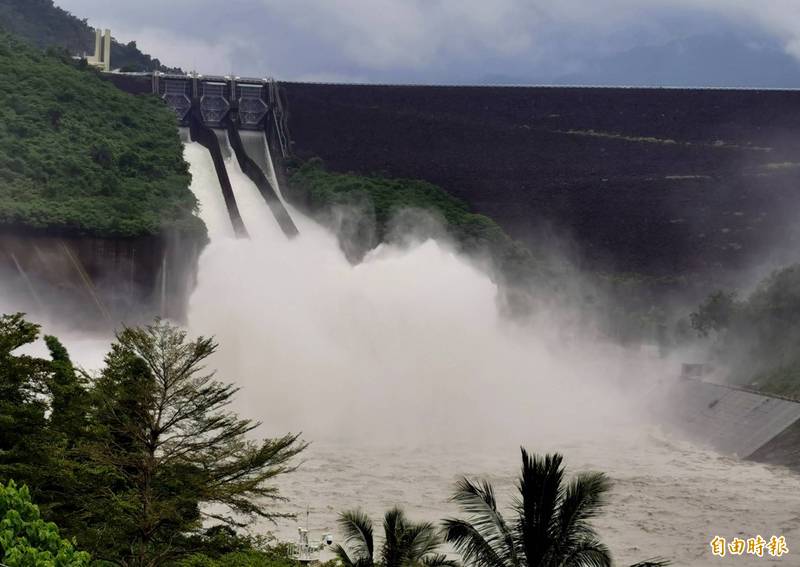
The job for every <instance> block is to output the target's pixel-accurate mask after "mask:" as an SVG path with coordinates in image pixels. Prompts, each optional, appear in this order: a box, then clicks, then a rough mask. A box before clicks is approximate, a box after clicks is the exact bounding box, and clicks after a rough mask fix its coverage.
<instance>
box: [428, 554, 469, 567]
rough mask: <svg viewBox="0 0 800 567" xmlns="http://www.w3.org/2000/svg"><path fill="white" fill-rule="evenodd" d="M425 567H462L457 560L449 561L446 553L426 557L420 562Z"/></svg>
mask: <svg viewBox="0 0 800 567" xmlns="http://www.w3.org/2000/svg"><path fill="white" fill-rule="evenodd" d="M419 563H420V564H421V565H423V567H461V564H460V563H459V562H458V561H457V560H455V559H448V558H447V555H445V554H444V553H434V554H431V555H426V556H425V557H423V558H422V560H421V561H420V562H419Z"/></svg>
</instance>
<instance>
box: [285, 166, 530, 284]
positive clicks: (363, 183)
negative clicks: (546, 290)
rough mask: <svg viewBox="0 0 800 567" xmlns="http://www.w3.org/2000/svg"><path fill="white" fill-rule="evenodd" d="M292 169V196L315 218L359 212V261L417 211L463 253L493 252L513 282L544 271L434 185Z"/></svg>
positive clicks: (354, 246) (351, 251) (355, 249)
mask: <svg viewBox="0 0 800 567" xmlns="http://www.w3.org/2000/svg"><path fill="white" fill-rule="evenodd" d="M290 169H291V176H290V178H289V187H288V189H289V197H290V198H291V199H292V200H293V201H295V202H296V203H298V204H299V205H300V206H302V207H304V208H306V209H307V210H309V212H311V213H312V214H314V215H316V216H319V215H320V214H323V215H324V214H325V213H326V212H328V211H330V210H331V208H332V207H335V206H337V205H338V206H346V207H355V208H356V209H357V210H358V212H359V213H360V215H359V217H358V218H359V221H358V222H359V223H360V226H357V227H354V230H352V231H350V232H352V234H349V235H347V236H348V237H349V238H350V240H351V241H352V240H357V241H358V242H356V243H353V242H350V243H349V244H350V245H348V243H343V245H344V248H345V252H346V253H348V255H350V256H351V257H355V259H360V258H359V257H360V256H361V255H363V253H365V252H366V251H367V250H369V249H370V248H373V247H374V246H377V245H378V244H379V243H380V242H383V241H385V240H386V238H387V237H390V236H391V235H390V234H389V233H390V232H391V229H392V226H391V225H392V222H393V221H397V219H396V217H395V215H396V214H397V213H399V212H401V211H403V210H407V209H415V210H421V211H426V212H428V213H433V214H434V216H435V217H436V218H437V219H438V220H439V221H441V222H442V224H443V225H444V226H445V228H446V230H447V232H448V234H449V236H450V237H451V238H452V239H453V240H454V242H455V243H456V244H457V245H458V247H459V248H460V249H461V250H462V251H463V252H467V253H476V252H477V253H481V252H487V253H489V254H490V256H491V258H492V259H493V261H494V263H495V266H496V267H497V268H498V269H499V270H500V271H501V273H502V274H503V275H504V276H506V277H507V278H509V280H516V281H519V280H524V279H526V278H530V277H532V276H533V275H534V274H536V273H538V270H539V268H540V267H539V266H537V265H536V262H535V260H534V258H533V256H532V255H531V252H530V251H529V250H528V249H527V248H526V247H525V246H524V245H522V244H521V243H519V242H516V241H514V240H513V239H512V238H510V237H509V236H508V234H506V233H505V232H504V231H503V229H502V228H500V226H498V224H497V223H496V222H494V221H493V220H492V219H490V218H489V217H487V216H484V215H479V214H475V213H473V212H472V211H471V210H470V209H469V207H468V206H467V204H466V203H464V202H463V201H461V200H460V199H457V198H456V197H454V196H453V195H451V194H449V193H447V192H446V191H445V190H444V189H442V188H441V187H438V186H436V185H433V184H432V183H428V182H426V181H421V180H418V179H392V178H388V177H381V176H375V175H373V176H363V175H356V174H353V173H337V172H331V171H327V170H326V169H325V167H324V164H323V163H322V161H321V160H319V159H312V160H309V161H307V162H305V163H303V164H302V165H300V166H299V167H296V168H290ZM405 228H410V227H405ZM341 237H342V234H341V231H340V238H341ZM539 275H541V274H539Z"/></svg>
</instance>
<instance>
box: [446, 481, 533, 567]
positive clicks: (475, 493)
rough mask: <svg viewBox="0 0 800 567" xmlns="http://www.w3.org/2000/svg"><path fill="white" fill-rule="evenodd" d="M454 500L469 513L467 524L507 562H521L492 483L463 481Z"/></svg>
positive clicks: (513, 563)
mask: <svg viewBox="0 0 800 567" xmlns="http://www.w3.org/2000/svg"><path fill="white" fill-rule="evenodd" d="M450 500H451V501H453V502H456V503H457V504H458V505H459V507H460V508H461V510H463V511H464V512H465V513H466V514H468V518H467V521H468V522H469V523H470V524H472V526H473V527H474V528H475V531H476V532H477V533H478V534H480V535H481V537H482V538H483V540H484V541H485V542H486V544H488V545H489V546H490V547H491V548H492V550H493V551H494V553H495V554H496V555H497V556H498V557H499V558H500V559H501V561H503V563H505V564H506V565H517V564H518V563H519V561H518V557H517V545H516V543H515V541H514V535H513V533H512V532H511V530H510V529H509V527H508V525H507V524H506V522H505V520H504V519H503V516H502V514H500V512H499V511H498V509H497V499H496V498H495V495H494V488H493V487H492V485H491V483H489V482H486V481H483V482H480V483H477V482H473V481H471V480H469V479H467V478H462V479H461V480H460V481H459V482H458V483H457V484H456V491H455V493H454V494H453V496H452V498H451V499H450Z"/></svg>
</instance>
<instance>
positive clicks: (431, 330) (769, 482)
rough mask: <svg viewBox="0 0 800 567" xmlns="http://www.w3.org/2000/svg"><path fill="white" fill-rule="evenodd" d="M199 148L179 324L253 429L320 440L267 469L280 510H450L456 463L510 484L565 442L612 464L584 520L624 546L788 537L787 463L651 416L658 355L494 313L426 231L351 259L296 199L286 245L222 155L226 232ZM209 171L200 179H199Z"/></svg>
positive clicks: (793, 523) (486, 286)
mask: <svg viewBox="0 0 800 567" xmlns="http://www.w3.org/2000/svg"><path fill="white" fill-rule="evenodd" d="M196 150H198V148H197V147H195V146H194V145H192V144H190V145H188V146H187V152H186V156H187V159H188V160H189V161H190V164H191V167H192V172H193V175H194V176H195V182H194V183H193V186H192V187H193V190H195V193H196V194H197V195H198V198H199V199H200V201H201V204H202V209H201V215H202V216H203V218H204V220H206V222H207V224H208V225H209V228H210V232H211V240H212V242H211V244H210V245H209V246H208V248H207V249H206V250H205V252H204V253H203V255H202V257H201V260H200V270H199V280H198V287H197V289H196V291H195V292H194V294H193V296H192V298H191V302H190V312H189V327H190V331H191V333H192V334H199V333H202V334H214V335H215V336H216V337H217V339H218V341H219V343H220V353H219V355H218V356H217V357H216V358H215V360H214V361H213V363H214V365H215V366H216V367H217V368H218V369H219V377H220V379H222V380H226V381H234V382H236V383H237V384H238V385H240V386H241V387H242V392H241V394H240V396H239V400H238V404H239V407H238V408H237V409H238V410H239V411H241V412H242V413H243V414H245V415H247V416H248V417H252V418H256V419H259V420H261V421H262V422H263V423H264V426H263V428H262V430H261V431H260V433H261V434H262V435H276V434H281V433H284V432H286V431H299V430H302V431H304V433H305V437H306V438H307V439H309V440H312V441H313V442H314V444H313V445H312V447H311V448H310V449H309V450H308V452H307V455H306V459H307V462H306V463H305V465H304V466H303V467H302V468H301V470H300V471H299V472H297V473H294V474H292V475H289V476H287V477H286V478H284V479H282V480H281V490H282V493H283V494H284V495H286V496H288V497H289V498H290V502H291V507H290V508H289V510H291V511H297V512H299V511H301V510H304V509H305V507H306V506H309V507H310V508H311V513H312V516H313V517H314V519H315V520H314V521H315V523H317V524H319V525H320V526H322V525H325V526H328V527H333V521H334V519H335V516H336V514H337V513H338V512H339V511H341V510H343V509H346V508H351V507H356V506H360V507H363V508H364V509H366V510H367V511H368V512H369V513H370V514H371V515H373V516H374V517H379V515H380V514H382V512H383V511H384V510H385V509H386V508H387V507H388V506H391V505H393V504H401V505H403V506H405V507H406V509H407V510H408V511H409V512H410V513H411V515H412V516H416V517H420V518H423V519H427V520H437V519H438V518H441V517H442V516H443V515H445V514H450V513H452V512H454V510H453V508H452V506H451V505H450V504H449V503H448V502H447V497H448V495H449V492H450V489H451V485H452V481H453V479H454V478H455V476H456V475H459V474H464V473H468V474H469V473H476V474H482V475H485V476H489V477H490V478H492V479H493V480H494V481H496V482H497V483H498V484H499V487H498V488H500V489H501V490H503V491H506V489H507V490H510V489H511V486H510V480H511V477H512V475H513V474H514V473H515V472H516V469H517V467H518V454H517V447H518V446H519V445H520V444H524V445H526V446H527V447H528V448H530V449H531V450H534V451H538V452H543V451H547V450H560V451H561V452H563V453H565V454H566V457H567V464H568V465H569V466H570V468H571V469H572V470H573V471H574V470H576V469H577V470H581V469H586V468H589V469H595V470H603V471H606V472H608V473H609V474H610V475H611V477H612V479H613V480H614V481H615V489H614V492H613V494H612V501H611V503H610V505H609V507H608V511H607V514H606V515H605V516H603V517H602V518H600V519H598V521H597V523H598V526H599V527H600V529H601V536H602V537H603V539H604V540H605V541H606V542H607V543H608V544H609V546H610V547H611V549H612V550H613V551H614V552H615V553H616V556H617V559H618V560H620V562H621V561H622V560H630V561H631V562H632V561H633V560H641V559H643V558H645V557H649V556H653V555H664V556H667V557H672V558H674V559H675V560H676V564H692V565H714V564H715V562H714V560H713V558H712V557H711V556H710V554H709V553H708V551H707V548H708V541H710V539H711V538H712V537H713V535H715V534H716V533H720V534H730V535H733V534H742V533H745V534H751V533H752V534H755V533H762V532H768V531H769V530H773V531H776V530H780V531H781V532H782V533H783V534H784V535H786V536H787V539H789V541H792V539H793V538H794V539H800V519H798V518H797V516H796V514H795V513H794V512H793V510H795V509H796V508H797V507H798V506H800V496H798V495H797V494H798V491H797V490H796V487H797V480H796V477H795V476H794V475H792V474H791V473H789V472H788V471H784V470H782V469H769V468H767V467H763V466H760V465H756V464H753V463H739V462H737V461H735V460H733V459H730V458H726V457H720V456H718V455H716V454H714V453H711V452H706V451H702V450H698V449H696V448H694V447H692V446H691V445H687V444H683V443H676V442H674V441H671V440H668V439H666V438H664V436H663V435H661V434H659V433H658V432H656V431H653V430H652V429H651V428H650V427H648V426H647V425H646V420H645V419H643V418H642V416H641V413H643V412H642V411H641V409H640V408H641V407H642V405H641V403H640V402H639V401H637V399H636V396H632V395H631V392H635V391H637V389H641V387H643V386H646V385H647V384H648V382H649V381H650V380H651V379H653V378H654V377H656V378H657V377H658V376H659V375H664V374H668V373H669V370H668V369H665V368H664V367H661V366H660V364H661V363H660V362H659V361H654V362H649V361H648V360H646V359H645V358H644V357H638V358H637V357H636V356H634V355H633V354H632V353H630V352H626V351H624V350H622V349H620V348H617V347H613V346H610V345H603V344H600V343H597V342H591V341H581V340H573V341H572V342H565V341H564V340H563V337H564V336H571V334H570V333H564V332H562V331H563V329H561V328H560V327H561V326H562V325H561V323H562V321H563V320H566V318H565V317H560V314H559V313H551V314H547V315H548V316H547V317H546V318H544V319H543V320H544V322H541V323H539V324H533V325H531V326H528V327H521V326H519V325H512V324H510V323H509V322H507V321H504V320H503V319H502V318H501V317H500V316H499V315H498V310H497V307H496V304H495V298H496V293H497V290H496V287H495V286H494V284H493V283H492V282H491V281H490V279H489V278H488V277H487V276H486V275H485V274H483V273H482V272H481V271H479V270H478V269H476V268H474V267H473V265H472V264H471V262H469V261H468V260H466V259H464V258H460V257H459V256H457V255H456V254H454V253H453V252H452V251H451V250H450V249H448V248H447V247H446V246H443V245H441V244H438V243H437V242H434V241H427V242H424V243H421V244H419V245H416V246H414V247H411V248H408V249H401V248H396V247H390V246H382V247H380V248H379V249H377V250H375V251H373V252H372V253H371V254H369V255H368V256H367V258H366V259H365V261H364V262H363V263H361V264H359V265H357V266H352V265H350V264H349V262H347V260H346V259H345V258H344V257H343V255H342V253H341V252H340V250H339V248H338V245H337V242H336V239H335V238H334V237H333V235H331V234H329V233H328V232H327V231H325V230H324V229H322V228H321V227H319V226H317V225H316V224H314V223H313V222H312V221H310V220H309V219H306V218H304V217H303V216H302V215H299V214H298V213H297V211H294V210H292V211H291V214H292V216H293V218H294V220H295V222H296V223H297V224H298V227H299V229H300V235H299V236H298V237H297V238H295V239H294V240H291V241H289V240H287V239H286V238H285V237H284V236H283V234H282V233H281V232H280V231H279V230H278V229H277V226H276V224H275V221H274V219H273V218H272V216H271V214H270V212H269V209H268V207H267V206H266V204H265V203H264V202H263V199H261V197H260V195H259V194H258V190H257V188H256V187H255V186H254V185H253V184H252V183H251V182H250V181H249V179H247V178H246V177H244V176H242V175H240V174H239V170H238V167H237V166H235V164H233V163H229V164H228V167H229V175H230V176H231V181H232V183H233V184H234V185H235V192H236V196H237V200H238V202H239V207H240V210H241V212H242V216H243V218H244V219H245V224H246V226H247V229H248V231H249V232H250V234H251V235H252V238H251V239H249V240H247V239H239V240H236V239H234V238H232V237H231V234H230V231H229V230H228V229H227V228H223V226H222V225H224V223H214V222H208V219H211V218H217V219H218V218H222V216H223V213H224V212H225V211H224V205H223V204H222V202H221V200H220V199H218V198H217V197H216V196H214V195H213V194H214V191H218V190H219V187H218V184H216V182H215V178H213V177H212V175H210V174H209V173H208V171H209V170H210V171H211V172H212V173H213V168H210V167H209V161H208V160H205V158H203V157H202V156H201V153H202V151H199V150H198V151H196ZM203 168H206V171H202V170H203ZM203 179H206V180H208V181H209V183H210V184H211V185H213V187H197V184H198V183H201V182H202V181H201V180H203ZM212 181H214V183H212ZM273 182H274V180H273ZM256 197H257V198H256ZM574 336H579V335H574ZM667 368H674V366H668V367H667ZM734 467H735V469H736V470H735V472H734V471H733V468H734ZM776 494H780V504H776V498H775V495H776ZM292 532H293V529H292V527H291V526H289V525H283V526H282V527H281V529H280V534H281V535H282V536H284V537H291V534H292Z"/></svg>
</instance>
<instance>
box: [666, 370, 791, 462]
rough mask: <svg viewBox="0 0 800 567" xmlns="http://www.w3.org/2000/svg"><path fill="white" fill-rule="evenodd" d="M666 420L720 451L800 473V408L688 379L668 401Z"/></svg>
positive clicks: (788, 402) (670, 391)
mask: <svg viewBox="0 0 800 567" xmlns="http://www.w3.org/2000/svg"><path fill="white" fill-rule="evenodd" d="M663 402H664V406H663V409H664V410H665V416H664V418H665V419H667V420H669V421H670V422H673V423H674V425H675V426H676V427H677V428H678V429H680V430H682V431H683V432H684V433H686V434H687V435H689V436H690V437H691V438H693V439H695V440H698V441H702V442H705V443H707V444H708V445H710V446H712V447H713V448H714V449H716V450H717V451H720V452H722V453H726V454H730V455H736V456H738V457H740V458H743V459H750V460H755V461H759V462H765V463H771V464H780V465H785V466H789V467H791V468H793V469H796V470H800V403H799V402H796V401H793V400H788V399H783V398H778V397H772V396H767V395H764V394H760V393H757V392H753V391H749V390H743V389H740V388H736V387H733V386H729V385H725V384H716V383H713V382H707V381H703V380H696V379H687V378H682V379H680V380H679V381H677V382H676V383H674V384H672V385H670V386H669V387H668V388H667V390H666V392H665V397H664V399H663Z"/></svg>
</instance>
